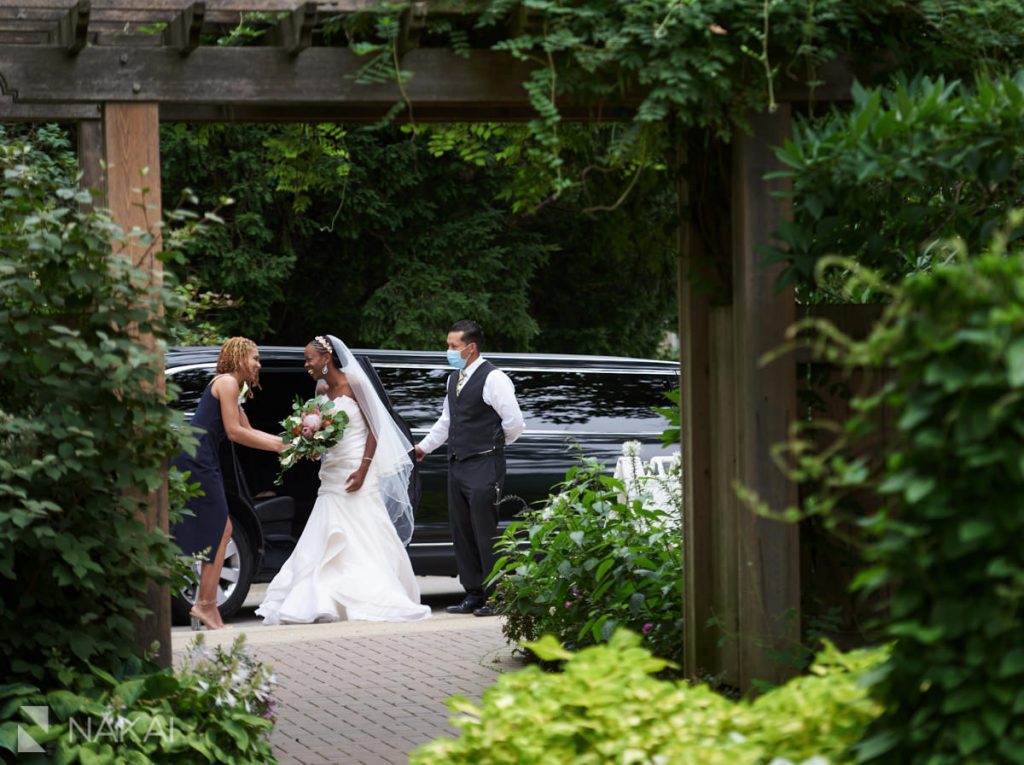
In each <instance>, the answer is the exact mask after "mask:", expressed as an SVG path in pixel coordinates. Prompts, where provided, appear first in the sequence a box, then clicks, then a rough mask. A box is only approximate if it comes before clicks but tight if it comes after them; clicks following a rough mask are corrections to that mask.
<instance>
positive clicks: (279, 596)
mask: <svg viewBox="0 0 1024 765" xmlns="http://www.w3.org/2000/svg"><path fill="white" fill-rule="evenodd" d="M305 356H306V361H305V366H306V369H307V370H308V371H309V373H310V375H311V376H312V377H313V378H314V379H315V380H324V381H326V383H327V394H326V395H327V397H328V398H330V399H331V400H332V401H333V402H334V405H335V407H336V408H338V409H341V410H343V411H344V412H345V413H346V414H347V415H348V418H349V421H348V425H347V427H346V428H345V434H344V435H343V436H342V439H341V441H339V442H338V444H337V445H336V446H334V447H332V448H331V449H329V450H328V451H327V453H326V454H325V455H324V457H323V461H322V463H321V465H320V492H319V494H318V495H317V499H316V504H315V505H314V506H313V511H312V513H311V514H310V516H309V521H308V522H307V523H306V528H305V529H304V530H303V532H302V536H301V537H300V538H299V541H298V543H297V544H296V545H295V550H294V551H293V552H292V554H291V557H289V558H288V560H287V561H286V562H285V564H284V566H282V567H281V570H280V571H279V572H278V573H277V576H275V577H274V580H273V581H272V582H271V583H270V586H269V587H268V588H267V594H266V596H265V597H264V599H263V602H262V603H261V604H260V606H259V608H257V609H256V614H257V615H259V616H262V617H263V623H264V624H281V623H290V624H309V623H311V622H315V621H338V620H345V619H365V620H369V621H392V622H405V621H416V620H419V619H426V618H427V617H428V616H430V607H429V606H424V605H420V593H419V587H418V586H417V584H416V577H415V576H414V574H413V571H412V565H411V564H410V563H409V556H408V554H407V553H406V551H405V543H407V542H408V540H409V538H410V537H411V536H412V527H413V519H412V507H411V505H410V503H409V496H408V485H409V473H410V471H411V470H412V462H411V460H410V459H409V451H410V450H411V449H412V446H411V445H410V444H409V441H408V439H406V438H405V436H404V435H403V434H402V432H401V431H400V430H399V429H398V427H397V426H396V425H395V422H394V420H393V419H392V418H391V415H390V413H389V412H388V411H387V408H386V407H385V406H384V404H383V402H382V401H381V400H380V396H378V395H377V392H376V391H375V390H374V388H373V385H372V383H371V382H370V380H369V378H368V377H367V375H366V373H365V372H364V371H363V370H362V368H361V367H360V366H359V363H358V362H357V361H356V360H355V359H354V357H353V356H352V354H351V353H349V351H348V348H346V347H345V345H344V343H342V342H341V341H340V340H338V339H337V338H336V337H334V336H331V335H329V336H328V337H326V338H325V337H323V336H319V335H318V336H317V337H316V339H314V340H313V341H312V342H311V343H310V344H309V345H307V346H306V352H305Z"/></svg>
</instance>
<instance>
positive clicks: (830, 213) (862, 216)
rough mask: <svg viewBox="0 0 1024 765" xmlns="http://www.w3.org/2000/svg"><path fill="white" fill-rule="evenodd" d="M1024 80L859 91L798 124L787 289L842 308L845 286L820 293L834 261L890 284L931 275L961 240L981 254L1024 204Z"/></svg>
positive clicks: (786, 152)
mask: <svg viewBox="0 0 1024 765" xmlns="http://www.w3.org/2000/svg"><path fill="white" fill-rule="evenodd" d="M1022 119H1024V71H1020V72H1018V73H1017V74H1016V75H1015V76H1014V77H978V78H977V80H975V81H973V82H948V81H945V80H943V79H942V78H938V79H934V80H932V79H927V78H918V79H915V80H913V81H910V82H907V83H903V84H900V85H896V86H893V87H891V88H871V89H863V88H860V87H855V88H854V89H853V105H852V107H851V108H850V109H848V110H843V111H842V112H839V111H836V112H835V113H833V114H831V115H830V116H829V117H828V118H826V119H821V120H816V121H807V122H802V123H798V124H797V125H796V126H795V129H794V131H793V137H792V139H790V140H787V141H786V143H785V145H784V146H783V147H782V148H781V149H779V150H778V156H779V159H780V160H781V162H782V163H783V164H784V165H785V167H786V169H785V171H784V172H782V173H780V175H781V176H783V177H786V178H787V179H789V180H791V181H792V184H793V191H792V195H793V220H792V221H785V222H783V223H782V224H781V225H780V237H781V239H782V240H783V241H784V243H785V247H782V248H776V249H775V250H774V255H773V257H774V258H775V259H776V260H779V261H784V262H786V263H788V264H789V269H788V271H787V272H786V275H785V281H788V282H791V283H797V284H800V285H802V286H807V287H810V288H813V289H814V290H815V293H816V296H817V297H818V298H826V299H828V300H830V301H838V302H862V301H863V300H868V301H870V300H879V299H883V298H884V294H880V293H879V292H878V291H874V292H872V291H871V290H861V291H859V292H860V294H858V295H851V294H850V293H849V291H847V292H845V294H841V293H842V290H841V289H838V287H839V286H841V285H838V284H837V281H838V280H836V279H830V280H829V281H828V282H827V283H826V286H825V287H822V286H821V285H814V284H813V281H814V273H815V264H816V263H817V262H818V259H819V258H820V257H821V256H823V255H827V254H831V253H843V254H844V255H846V256H849V257H852V258H856V259H857V261H858V262H859V263H860V264H861V265H863V266H870V267H872V268H876V269H878V270H879V272H881V273H883V274H884V275H885V276H886V278H887V279H888V281H889V282H890V283H895V282H896V281H897V280H898V279H899V278H901V277H902V276H903V275H905V274H907V273H910V272H912V271H916V270H927V269H928V268H929V267H930V265H931V264H932V263H933V262H937V261H938V260H940V259H941V257H942V255H943V248H942V247H941V246H937V244H940V243H941V242H942V241H944V240H945V239H947V238H949V237H952V236H956V237H959V238H961V239H963V240H965V241H966V242H967V244H968V247H969V248H970V249H971V250H972V251H975V252H977V251H981V250H983V249H984V247H985V246H986V245H987V243H988V241H989V240H990V238H991V236H992V233H993V231H995V230H998V228H999V227H1000V226H1001V225H1002V224H1003V222H1004V220H1005V218H1006V214H1007V212H1008V211H1009V210H1010V209H1012V208H1013V207H1019V206H1020V205H1022V204H1024V192H1022V188H1024V187H1022V183H1024V143H1022V142H1021V140H1020V130H1019V125H1020V123H1021V120H1022Z"/></svg>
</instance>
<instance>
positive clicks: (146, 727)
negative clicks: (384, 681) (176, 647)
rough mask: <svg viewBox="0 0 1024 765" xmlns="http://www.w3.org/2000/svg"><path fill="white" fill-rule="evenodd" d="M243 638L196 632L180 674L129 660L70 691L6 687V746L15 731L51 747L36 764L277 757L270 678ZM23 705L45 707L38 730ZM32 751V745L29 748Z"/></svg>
mask: <svg viewBox="0 0 1024 765" xmlns="http://www.w3.org/2000/svg"><path fill="white" fill-rule="evenodd" d="M244 640H245V638H244V636H242V635H240V636H239V637H238V638H236V640H235V643H234V645H233V646H232V648H231V649H230V650H228V651H225V650H224V649H222V648H221V647H219V646H218V647H216V648H214V649H213V650H212V651H211V650H210V649H209V648H207V647H206V645H205V643H204V641H203V636H202V635H199V636H198V637H197V638H196V641H195V643H194V644H193V646H192V647H191V650H190V652H189V654H188V656H187V657H186V659H185V662H184V665H183V666H182V668H181V670H180V671H178V672H174V671H172V670H169V669H164V670H161V669H158V668H156V667H153V666H151V665H144V664H143V662H141V661H139V660H138V659H132V660H129V661H128V662H127V663H126V664H125V666H124V667H123V668H122V670H121V671H119V672H118V673H117V674H116V675H114V674H111V673H109V672H105V671H102V670H98V669H94V670H93V671H92V672H90V673H83V674H81V675H79V676H78V677H77V678H76V686H75V687H74V688H72V689H62V690H54V691H50V692H44V691H42V690H41V689H40V688H38V687H36V686H33V685H29V684H24V683H15V684H10V685H5V686H2V687H0V712H2V715H0V749H6V750H8V751H9V752H12V753H13V752H17V751H18V729H19V728H21V729H22V730H23V733H24V734H27V735H28V736H29V737H31V739H32V740H33V741H34V742H35V743H36V744H38V745H39V747H40V748H42V749H43V750H44V751H45V752H46V756H44V755H42V754H39V755H32V756H33V757H35V759H38V761H39V762H60V763H73V762H81V763H101V762H109V763H114V762H118V763H121V762H124V763H135V764H137V765H146V764H147V763H154V764H155V763H180V762H219V763H239V764H240V763H268V762H270V763H272V762H274V761H275V760H274V757H273V755H272V753H271V750H270V743H269V736H270V731H271V728H272V727H273V719H274V701H273V699H272V697H271V690H272V686H273V682H274V680H273V676H272V675H271V674H270V672H269V671H268V670H267V668H266V667H265V666H263V665H262V664H260V663H259V662H257V661H255V660H254V659H253V658H252V656H251V655H250V654H249V652H248V650H247V649H246V647H245V644H244ZM25 706H45V707H48V713H47V718H46V719H45V720H44V722H46V723H47V725H46V726H45V727H44V726H40V725H38V724H37V722H38V721H37V720H33V718H32V717H30V716H29V715H28V714H27V713H26V712H25V711H24V710H22V708H23V707H25ZM22 753H23V754H24V753H25V750H24V749H23V750H22Z"/></svg>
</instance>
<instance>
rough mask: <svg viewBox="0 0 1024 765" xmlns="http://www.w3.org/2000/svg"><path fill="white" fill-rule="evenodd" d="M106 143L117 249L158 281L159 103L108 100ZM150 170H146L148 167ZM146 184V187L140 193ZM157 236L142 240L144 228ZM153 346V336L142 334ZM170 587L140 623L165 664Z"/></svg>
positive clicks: (152, 500) (140, 641)
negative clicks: (119, 237)
mask: <svg viewBox="0 0 1024 765" xmlns="http://www.w3.org/2000/svg"><path fill="white" fill-rule="evenodd" d="M103 146H104V155H105V157H106V162H107V205H108V207H109V208H110V211H111V214H112V215H113V217H114V220H115V221H116V222H117V223H118V225H120V226H121V227H122V228H123V229H124V232H125V237H126V238H125V241H124V242H123V243H117V244H115V249H116V250H117V251H125V250H127V251H128V253H130V255H131V258H132V261H133V262H134V263H135V264H136V265H137V266H139V267H140V268H143V269H145V270H146V271H148V272H149V273H150V274H151V275H152V279H153V284H154V285H158V284H160V282H161V278H162V275H161V264H160V261H159V260H158V259H157V257H156V255H157V253H158V252H160V228H159V223H160V219H161V207H160V122H159V107H158V106H157V104H155V103H105V104H104V106H103ZM144 169H146V170H148V172H147V173H146V174H145V175H143V174H142V173H143V170H144ZM140 189H144V193H140ZM143 233H148V234H150V235H152V236H153V237H154V239H153V240H152V241H150V242H148V243H147V242H144V241H141V240H140V238H139V236H140V234H143ZM139 342H140V343H144V344H147V345H149V346H150V347H153V342H154V341H153V338H152V337H150V336H147V335H142V336H140V337H139ZM153 372H154V385H156V386H157V388H158V389H159V390H163V388H164V374H163V366H162V365H160V366H158V367H157V368H156V369H154V370H153ZM148 501H149V509H148V512H147V513H146V525H147V527H148V528H149V529H150V530H152V529H160V530H161V531H163V532H164V533H165V534H166V533H167V480H166V475H165V477H164V481H163V485H162V487H161V488H160V489H159V490H158V491H157V492H155V493H154V494H152V495H150V496H149V498H148ZM170 604H171V601H170V592H169V590H168V587H167V586H166V585H163V586H158V585H156V584H154V583H152V582H151V583H150V584H149V588H148V594H147V604H146V605H147V607H148V608H149V610H150V612H151V613H150V615H149V616H148V617H146V618H145V619H143V620H141V621H140V622H139V623H138V624H137V625H136V633H135V637H136V645H137V647H138V649H139V652H140V653H145V652H148V651H149V650H150V648H151V647H152V646H153V644H154V643H156V644H157V645H158V646H159V653H158V654H157V656H156V657H155V660H156V661H157V662H158V663H159V664H160V665H161V666H165V667H166V666H170V663H171V610H170Z"/></svg>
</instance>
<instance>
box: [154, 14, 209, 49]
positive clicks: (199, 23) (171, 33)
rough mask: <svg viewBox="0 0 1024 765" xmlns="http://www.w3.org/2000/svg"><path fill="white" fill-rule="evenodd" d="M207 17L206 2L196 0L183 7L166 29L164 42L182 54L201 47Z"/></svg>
mask: <svg viewBox="0 0 1024 765" xmlns="http://www.w3.org/2000/svg"><path fill="white" fill-rule="evenodd" d="M205 18H206V3H204V2H196V3H192V4H191V5H189V6H188V7H187V8H183V9H182V10H181V12H180V13H178V14H176V15H175V17H174V18H173V19H172V20H171V22H170V23H169V24H168V25H167V28H166V29H164V38H163V42H164V45H166V46H167V47H169V48H174V49H175V50H176V51H178V53H179V54H181V55H182V56H187V55H188V54H189V53H191V52H192V51H194V50H195V49H196V48H198V47H199V34H200V32H202V29H203V20H204V19H205Z"/></svg>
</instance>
